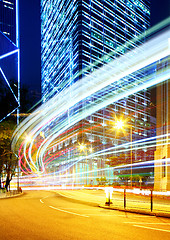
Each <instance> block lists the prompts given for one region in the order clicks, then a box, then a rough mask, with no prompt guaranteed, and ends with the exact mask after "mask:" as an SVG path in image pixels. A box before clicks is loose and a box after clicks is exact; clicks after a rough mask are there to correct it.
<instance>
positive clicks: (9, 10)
mask: <svg viewBox="0 0 170 240" xmlns="http://www.w3.org/2000/svg"><path fill="white" fill-rule="evenodd" d="M0 31H1V32H2V33H3V34H5V35H6V36H7V37H8V38H9V39H10V40H11V41H12V42H13V43H16V0H7V1H6V0H1V1H0Z"/></svg>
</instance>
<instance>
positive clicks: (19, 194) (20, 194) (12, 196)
mask: <svg viewBox="0 0 170 240" xmlns="http://www.w3.org/2000/svg"><path fill="white" fill-rule="evenodd" d="M23 194H24V193H23V192H22V193H18V194H15V195H11V196H5V197H0V200H1V199H7V198H14V197H20V196H22V195H23Z"/></svg>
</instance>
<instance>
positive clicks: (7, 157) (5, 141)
mask: <svg viewBox="0 0 170 240" xmlns="http://www.w3.org/2000/svg"><path fill="white" fill-rule="evenodd" d="M14 126H15V122H14V121H12V120H8V121H4V122H2V123H0V175H2V172H4V174H5V175H6V184H5V188H6V190H8V188H9V185H10V181H11V180H12V177H13V175H14V173H15V169H16V166H17V158H16V157H15V155H14V154H13V153H12V151H11V137H12V134H13V128H14ZM0 181H1V180H0ZM0 183H1V182H0Z"/></svg>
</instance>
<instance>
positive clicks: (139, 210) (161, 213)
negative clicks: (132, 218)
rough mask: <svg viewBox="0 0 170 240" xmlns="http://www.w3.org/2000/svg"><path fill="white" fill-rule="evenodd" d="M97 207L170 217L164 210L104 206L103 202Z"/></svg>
mask: <svg viewBox="0 0 170 240" xmlns="http://www.w3.org/2000/svg"><path fill="white" fill-rule="evenodd" d="M99 207H101V208H105V209H108V210H118V211H121V212H129V213H136V214H143V215H150V216H155V217H164V218H170V213H165V212H154V211H153V212H150V211H146V210H141V209H138V210H137V209H124V208H118V207H113V206H105V205H103V204H100V205H99Z"/></svg>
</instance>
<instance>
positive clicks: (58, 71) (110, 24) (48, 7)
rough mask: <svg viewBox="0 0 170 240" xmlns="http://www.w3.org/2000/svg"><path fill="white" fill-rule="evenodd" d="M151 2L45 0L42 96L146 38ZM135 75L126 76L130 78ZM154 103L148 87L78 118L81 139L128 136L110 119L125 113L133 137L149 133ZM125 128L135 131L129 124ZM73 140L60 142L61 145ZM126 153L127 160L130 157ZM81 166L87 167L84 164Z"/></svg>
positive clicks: (103, 141)
mask: <svg viewBox="0 0 170 240" xmlns="http://www.w3.org/2000/svg"><path fill="white" fill-rule="evenodd" d="M149 5H150V2H149V0H133V1H132V0H117V1H116V0H82V1H79V0H74V1H73V0H60V1H58V0H56V1H55V0H51V1H49V0H46V1H44V0H43V1H41V22H42V25H41V37H42V38H41V39H42V42H41V61H42V99H43V101H44V102H45V101H47V100H48V99H49V98H50V97H52V96H53V95H54V94H57V93H58V92H60V91H62V90H63V89H64V88H67V87H68V86H70V85H71V84H73V83H74V82H76V81H77V80H79V79H80V78H82V77H84V76H86V75H87V74H90V73H91V72H93V71H95V69H97V68H100V67H101V66H103V65H104V64H107V63H108V62H110V61H112V60H114V59H116V58H118V57H119V56H120V55H122V54H124V53H126V52H127V51H129V50H130V49H132V48H134V47H136V46H138V45H139V44H141V43H142V41H143V40H137V41H136V40H135V39H137V37H138V36H139V35H140V34H141V33H143V32H144V31H145V30H146V29H147V28H148V27H149V22H150V10H149V9H150V8H149ZM142 39H143V38H142ZM122 46H123V47H122ZM144 74H145V73H144V72H143V73H142V72H141V75H140V76H138V77H141V76H142V75H144ZM133 77H134V76H129V77H127V81H129V82H130V81H131V80H130V78H133ZM91 101H93V99H91ZM149 104H150V93H149V92H148V91H143V92H140V93H137V94H135V95H133V96H131V97H129V98H128V99H122V100H121V101H119V102H117V103H116V104H113V105H111V106H108V107H107V108H106V109H102V110H100V111H99V112H97V113H95V114H93V115H92V116H89V117H88V118H87V119H86V120H84V121H83V122H81V123H80V124H79V126H80V127H81V129H82V131H81V133H78V132H77V138H76V141H77V142H82V141H83V142H87V143H88V144H89V145H93V146H92V147H93V148H94V149H95V151H97V149H98V150H99V149H104V148H106V147H107V146H109V145H114V146H115V145H117V144H119V143H121V142H125V141H127V140H125V139H123V138H121V139H123V140H120V139H116V136H115V133H114V134H113V133H111V132H110V131H109V130H108V129H109V127H110V126H108V122H109V121H111V120H112V121H113V120H114V117H115V116H116V118H119V116H121V115H122V114H123V115H124V116H125V117H127V118H129V122H130V125H133V132H132V135H133V136H132V138H133V139H139V138H142V137H143V138H144V137H146V136H147V131H146V128H147V127H148V126H146V123H147V124H149V117H150V115H149V111H148V106H149ZM139 109H140V110H139ZM113 116H114V117H113ZM95 125H100V127H98V128H95V127H94V126H95ZM89 126H91V127H89ZM87 129H90V130H87ZM96 129H97V130H96ZM75 132H76V131H75ZM126 132H127V133H128V134H129V135H130V130H129V129H126ZM129 139H130V138H129ZM128 141H129V140H128ZM66 142H67V141H66ZM72 142H75V140H73V141H72ZM62 144H63V143H62ZM68 145H69V143H66V144H64V145H62V146H60V145H59V149H61V148H65V146H68ZM67 152H68V151H67ZM60 158H61V160H62V156H60ZM69 158H71V155H70V154H68V156H67V159H69ZM125 158H126V159H127V161H128V159H129V157H127V156H126V157H125ZM63 159H65V157H64V156H63ZM137 160H138V159H137V157H136V161H137ZM106 161H107V159H104V157H103V158H102V159H97V160H96V162H95V161H93V163H92V162H91V163H90V164H89V165H91V167H90V168H93V167H94V166H92V165H93V164H94V163H96V165H97V167H99V165H100V167H102V166H104V164H105V162H106ZM78 168H81V169H82V168H83V164H82V165H81V166H80V164H79V166H78ZM86 170H87V169H86Z"/></svg>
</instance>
